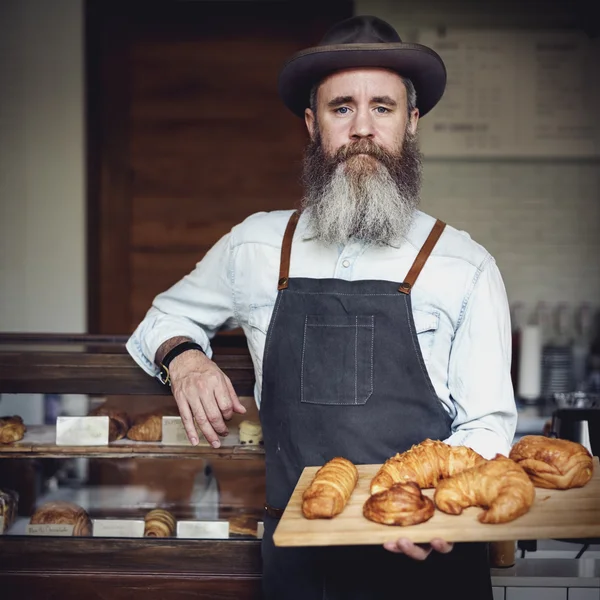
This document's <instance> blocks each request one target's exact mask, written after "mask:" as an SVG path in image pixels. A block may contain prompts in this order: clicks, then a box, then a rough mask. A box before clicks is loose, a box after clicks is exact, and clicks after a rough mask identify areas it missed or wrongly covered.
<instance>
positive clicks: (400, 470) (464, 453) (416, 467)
mask: <svg viewBox="0 0 600 600" xmlns="http://www.w3.org/2000/svg"><path fill="white" fill-rule="evenodd" d="M484 461H485V458H483V456H481V455H479V454H478V453H477V452H475V451H474V450H471V448H467V446H450V445H449V444H446V443H444V442H440V441H439V440H430V439H427V440H425V441H423V442H421V443H420V444H415V445H414V446H412V448H410V449H409V450H407V451H406V452H402V453H400V454H396V456H392V458H389V459H388V460H386V461H385V463H383V465H382V466H381V468H380V469H379V471H378V472H377V474H376V475H375V477H373V480H372V481H371V494H376V493H377V492H381V491H383V490H387V489H389V488H391V487H392V485H394V483H405V482H407V481H414V482H415V483H416V484H417V485H418V486H419V487H420V488H430V487H435V486H436V485H437V484H438V481H440V479H444V478H446V477H450V476H452V475H455V474H456V473H460V472H461V471H464V470H465V469H469V468H471V467H474V466H475V465H477V464H479V463H480V462H484Z"/></svg>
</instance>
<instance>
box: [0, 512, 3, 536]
mask: <svg viewBox="0 0 600 600" xmlns="http://www.w3.org/2000/svg"><path fill="white" fill-rule="evenodd" d="M3 533H4V515H0V535H2V534H3Z"/></svg>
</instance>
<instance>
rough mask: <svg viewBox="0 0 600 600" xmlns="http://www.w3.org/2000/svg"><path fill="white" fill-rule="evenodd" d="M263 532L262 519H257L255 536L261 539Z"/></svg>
mask: <svg viewBox="0 0 600 600" xmlns="http://www.w3.org/2000/svg"><path fill="white" fill-rule="evenodd" d="M264 532H265V524H264V523H263V522H262V521H259V522H258V523H257V524H256V537H257V538H258V539H259V540H262V538H263V533H264Z"/></svg>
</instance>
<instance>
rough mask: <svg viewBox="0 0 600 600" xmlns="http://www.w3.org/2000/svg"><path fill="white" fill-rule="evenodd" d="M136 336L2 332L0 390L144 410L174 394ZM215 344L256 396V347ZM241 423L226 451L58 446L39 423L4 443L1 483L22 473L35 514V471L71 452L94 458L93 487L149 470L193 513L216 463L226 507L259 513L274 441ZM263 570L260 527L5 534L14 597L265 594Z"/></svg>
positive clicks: (64, 599)
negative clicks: (213, 531)
mask: <svg viewBox="0 0 600 600" xmlns="http://www.w3.org/2000/svg"><path fill="white" fill-rule="evenodd" d="M125 341H126V338H125V337H122V338H121V337H112V336H89V335H81V336H78V335H31V334H29V335H17V334H0V393H16V394H34V393H40V394H45V393H46V394H48V393H53V394H82V395H88V396H89V397H93V398H98V397H101V398H103V399H107V400H108V401H110V402H113V403H116V404H117V405H118V406H121V407H127V406H132V407H135V410H137V411H138V412H139V410H141V408H147V407H148V406H150V405H152V404H154V405H155V404H156V403H157V402H165V401H167V402H170V401H171V400H170V399H169V396H170V390H169V389H167V388H165V387H163V386H162V385H161V384H160V383H159V382H158V381H156V380H154V379H152V378H151V377H149V376H148V375H146V374H145V373H144V372H143V371H142V370H141V369H140V368H139V367H138V366H137V365H136V364H135V363H134V362H133V360H132V359H131V358H130V357H129V355H128V354H127V353H126V351H125V348H124V344H125ZM214 346H215V356H214V357H213V358H214V360H215V362H216V363H217V364H218V365H219V366H220V367H221V368H222V369H223V371H224V372H225V373H226V374H227V375H228V376H229V378H230V379H231V381H232V383H233V385H234V388H235V389H236V392H237V393H238V395H239V396H241V397H251V396H252V393H253V385H254V371H253V367H252V362H251V360H250V356H249V354H248V352H247V349H246V348H244V346H243V344H240V343H239V340H238V341H235V340H231V339H224V340H216V343H215V345H214ZM161 398H162V400H161ZM27 401H28V399H27V398H23V402H27ZM134 412H135V411H134ZM0 413H2V409H1V407H0ZM253 416H254V417H256V416H257V415H256V413H254V415H253ZM236 427H237V422H236V421H235V420H234V421H233V422H232V423H231V426H230V435H229V436H227V438H225V439H224V441H223V445H222V446H221V448H219V449H216V450H215V449H214V448H212V447H210V446H208V445H207V446H196V447H192V446H166V445H162V444H161V443H159V442H133V441H131V440H126V439H125V440H119V441H118V442H112V443H110V444H109V445H106V446H94V447H85V446H83V447H82V446H57V445H56V443H55V428H54V426H53V425H51V424H50V425H39V426H36V425H33V426H32V425H28V430H27V432H26V434H25V437H24V438H23V440H21V441H20V442H17V443H14V444H11V445H5V446H2V447H0V488H1V487H2V486H3V485H6V486H7V487H8V485H7V484H14V483H17V484H19V485H21V486H23V488H24V489H25V488H27V493H25V494H23V498H22V501H21V502H20V503H19V514H20V516H21V518H23V517H28V516H30V515H31V511H32V509H33V507H34V506H35V505H36V501H37V499H38V498H37V495H36V490H35V488H36V485H37V484H36V483H35V482H36V481H37V479H35V478H36V477H38V478H39V474H40V471H43V472H44V476H47V475H48V474H51V473H53V472H54V471H55V470H56V469H58V468H60V464H61V463H62V462H63V461H64V460H68V459H73V458H86V459H89V464H90V472H89V475H90V479H91V480H92V484H93V485H97V486H102V485H108V486H113V489H117V488H116V487H115V486H119V485H126V484H130V485H139V484H140V482H141V480H142V479H145V481H146V483H147V482H148V480H150V483H149V485H150V488H151V489H152V490H160V492H161V493H163V494H164V498H165V502H166V501H169V502H172V503H174V505H176V504H177V503H179V505H181V503H183V505H185V504H186V503H188V504H189V509H190V511H192V509H193V506H192V504H191V500H190V498H193V496H192V495H191V491H190V490H191V488H192V486H193V478H194V476H195V475H197V472H200V471H202V470H203V469H204V468H205V465H211V471H212V475H213V476H215V477H216V478H217V480H218V482H219V493H220V500H219V502H221V503H222V504H223V506H219V507H218V509H219V516H220V517H223V515H225V517H226V516H227V514H236V513H244V512H245V513H249V514H252V515H253V516H254V517H256V518H260V507H261V506H262V503H263V502H264V450H263V448H262V446H247V445H242V444H240V443H239V437H238V435H237V429H236ZM234 459H241V460H234ZM48 464H50V465H52V466H53V468H52V469H50V468H49V467H47V465H48ZM118 465H128V466H127V467H124V468H120V467H118ZM188 467H189V468H188ZM46 471H47V473H46ZM225 505H226V506H225ZM260 573H261V565H260V540H259V539H256V538H253V539H252V538H250V537H248V538H247V539H246V538H239V537H238V538H236V537H231V538H230V539H219V540H216V539H215V540H201V539H198V540H190V539H179V538H168V539H156V538H137V539H125V538H94V537H91V538H74V537H71V538H65V537H38V536H27V535H0V581H1V583H2V590H3V591H2V597H3V598H5V599H6V600H12V599H13V598H14V599H17V598H18V599H19V600H20V599H21V598H44V599H51V598H60V599H61V600H76V599H77V600H80V599H81V598H86V599H89V600H96V599H97V600H100V599H105V598H108V597H110V598H111V599H112V600H121V599H122V600H125V599H126V598H127V599H128V600H137V599H138V598H139V599H140V600H159V599H160V600H164V599H165V598H169V599H177V598H181V599H182V600H183V599H184V598H185V599H187V598H190V597H198V598H206V599H209V600H210V599H213V598H214V599H219V600H258V599H259V598H260V597H261V593H260V587H261V586H260V581H261V579H260Z"/></svg>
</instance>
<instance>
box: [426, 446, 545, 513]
mask: <svg viewBox="0 0 600 600" xmlns="http://www.w3.org/2000/svg"><path fill="white" fill-rule="evenodd" d="M433 500H434V502H435V505H436V506H437V508H439V509H440V510H441V511H443V512H445V513H448V514H451V515H459V514H460V513H461V512H462V511H463V509H464V508H467V507H468V506H481V507H483V508H485V509H486V510H484V511H483V512H481V513H480V514H479V515H478V516H477V518H478V519H479V521H480V522H481V523H506V522H508V521H512V520H514V519H516V518H517V517H520V516H521V515H524V514H525V513H526V512H527V511H528V510H529V509H530V507H531V505H532V504H533V501H534V500H535V487H534V485H533V483H532V482H531V480H530V479H529V477H528V476H527V473H525V471H524V470H523V469H522V468H521V467H520V466H519V465H518V464H517V463H516V462H514V461H513V460H511V459H510V458H506V457H505V456H502V455H501V454H497V455H496V457H495V458H494V459H493V460H488V461H485V462H483V463H480V464H479V465H477V466H476V467H472V468H471V469H467V470H466V471H463V472H462V473H458V474H457V475H454V476H452V477H449V478H448V479H444V480H442V481H440V483H439V484H438V486H437V488H436V490H435V494H434V496H433Z"/></svg>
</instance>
